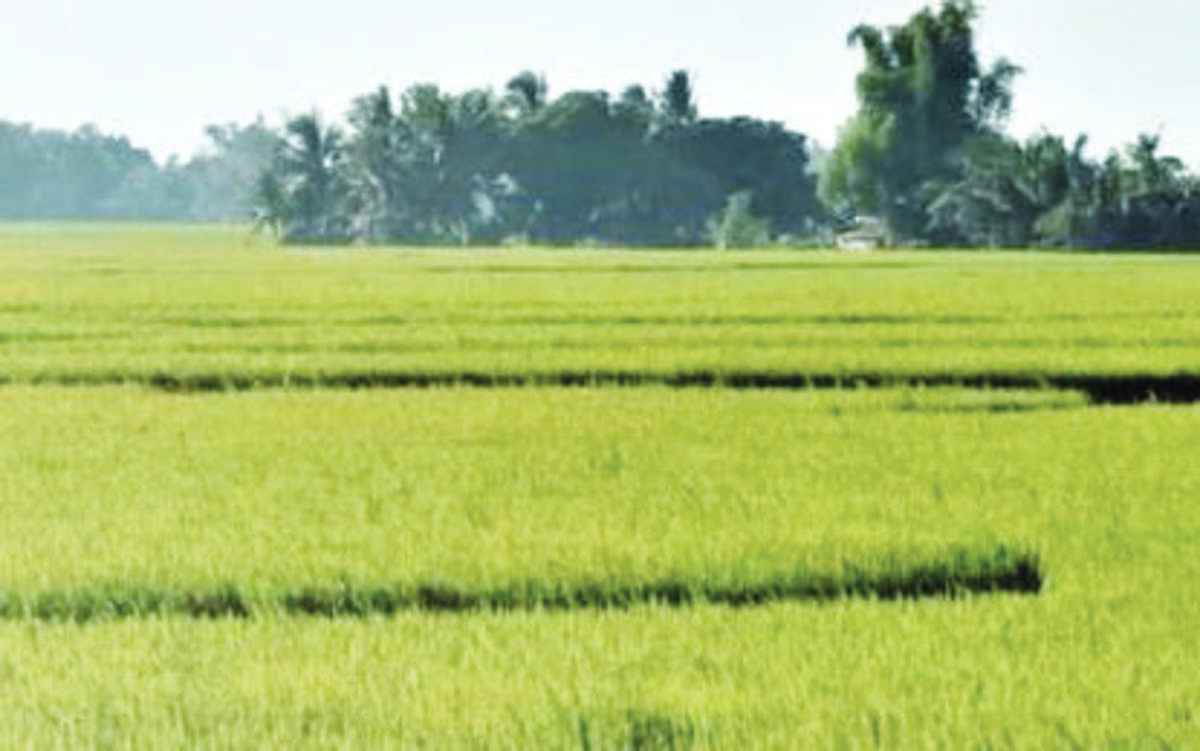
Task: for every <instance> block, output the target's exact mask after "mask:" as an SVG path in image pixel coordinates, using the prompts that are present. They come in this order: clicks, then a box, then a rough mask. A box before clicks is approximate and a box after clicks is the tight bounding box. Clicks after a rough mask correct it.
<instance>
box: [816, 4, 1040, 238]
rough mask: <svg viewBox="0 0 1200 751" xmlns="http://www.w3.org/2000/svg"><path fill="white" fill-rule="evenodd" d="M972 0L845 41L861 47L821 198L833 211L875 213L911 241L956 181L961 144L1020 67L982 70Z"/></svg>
mask: <svg viewBox="0 0 1200 751" xmlns="http://www.w3.org/2000/svg"><path fill="white" fill-rule="evenodd" d="M976 17H977V9H976V6H975V4H974V3H973V2H972V1H971V0H944V2H942V4H941V6H940V8H939V9H938V10H937V11H934V10H932V9H930V8H928V7H926V8H924V9H923V10H921V11H920V12H918V13H917V14H916V15H914V16H913V17H912V18H910V19H909V20H908V22H907V23H905V24H904V25H903V26H898V27H894V28H891V29H888V30H886V31H885V30H881V29H879V28H876V27H874V26H868V25H860V26H858V27H856V28H855V29H853V30H852V31H851V32H850V34H849V36H848V42H849V44H851V45H852V46H858V47H860V48H861V49H862V51H863V57H864V66H865V67H864V69H863V71H862V73H860V74H859V76H858V79H857V83H856V88H857V93H858V100H859V111H858V113H857V114H856V115H855V117H854V118H853V119H852V120H851V121H850V122H849V123H848V124H847V125H846V126H845V127H844V128H843V131H842V134H841V137H840V139H839V142H838V145H837V148H836V149H835V150H834V152H833V154H832V155H831V156H830V159H829V163H828V166H827V168H826V170H825V173H824V174H823V176H822V177H823V179H822V185H821V194H822V196H823V198H824V199H825V200H826V202H827V203H828V204H829V205H830V206H832V207H836V208H840V207H844V206H850V207H852V208H853V209H854V210H856V211H858V212H860V213H872V214H878V215H880V216H881V217H882V218H883V219H884V221H885V223H886V225H887V227H888V228H889V230H890V231H891V232H892V233H893V234H894V235H896V236H899V237H916V236H918V235H919V234H920V233H921V231H922V230H923V228H924V226H925V224H926V222H927V216H926V208H927V206H928V204H929V203H930V202H931V200H932V198H933V197H934V196H936V195H937V194H938V193H939V192H940V189H941V188H944V187H945V185H947V184H949V183H952V182H954V180H955V179H956V178H957V176H958V175H957V172H958V166H959V163H960V159H961V156H962V154H963V151H964V148H965V147H966V144H967V142H968V141H969V140H970V139H971V138H973V137H976V136H978V135H980V134H983V133H986V132H989V131H990V130H991V129H992V127H993V126H994V125H995V124H996V123H998V122H1002V121H1003V118H1004V117H1005V116H1006V115H1007V113H1008V111H1009V110H1010V109H1011V93H1010V86H1011V82H1012V79H1013V77H1014V76H1015V75H1016V74H1017V72H1018V69H1017V68H1016V67H1015V66H1013V65H1012V64H1011V63H1008V62H1006V61H1001V62H1000V63H998V64H997V65H996V66H995V67H994V68H992V69H991V71H990V72H988V73H983V72H982V70H981V67H980V63H979V59H978V56H977V54H976V51H975V36H974V28H973V24H974V22H975V20H976Z"/></svg>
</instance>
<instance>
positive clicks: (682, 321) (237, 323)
mask: <svg viewBox="0 0 1200 751" xmlns="http://www.w3.org/2000/svg"><path fill="white" fill-rule="evenodd" d="M1007 320H1008V319H1005V318H1000V317H995V316H971V315H957V316H956V315H941V316H937V315H931V316H923V315H889V314H882V313H863V314H845V315H775V316H773V315H725V316H722V315H715V316H686V315H685V316H669V315H613V316H596V315H579V316H553V315H497V316H471V315H457V316H455V315H450V316H441V317H430V316H419V315H414V316H406V315H378V316H364V317H361V318H342V319H306V318H282V317H247V318H238V317H231V316H212V317H203V316H192V317H178V316H173V317H162V318H154V319H150V320H149V321H148V322H149V323H152V324H160V325H166V326H181V327H185V328H198V329H272V328H301V327H305V326H313V325H319V326H333V327H335V328H357V327H367V326H396V327H400V326H430V325H433V326H462V325H471V326H486V327H489V328H491V327H505V326H539V327H552V326H613V327H616V326H684V327H700V326H713V327H718V326H788V325H794V326H806V325H811V326H834V325H837V326H916V325H940V326H948V325H963V326H967V325H986V324H1000V323H1005V322H1006V321H1007Z"/></svg>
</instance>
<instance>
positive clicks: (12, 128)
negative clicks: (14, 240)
mask: <svg viewBox="0 0 1200 751" xmlns="http://www.w3.org/2000/svg"><path fill="white" fill-rule="evenodd" d="M205 134H206V136H207V140H208V147H207V148H206V149H204V150H203V151H202V152H201V153H200V154H198V155H197V156H195V157H193V158H191V159H189V160H188V161H186V162H183V161H180V160H179V159H176V158H172V159H170V160H169V161H167V163H166V164H163V165H159V164H157V163H156V162H155V161H154V158H153V157H152V156H151V154H150V152H149V151H147V150H145V149H140V148H136V147H134V146H133V145H132V144H131V143H130V142H129V139H128V138H125V137H123V136H113V135H107V134H104V133H101V132H100V131H99V130H98V129H97V128H96V127H94V126H91V125H85V126H83V127H81V128H79V129H77V130H75V131H74V132H64V131H60V130H50V129H37V128H34V127H33V126H32V125H29V124H20V123H12V122H5V121H0V219H3V220H18V219H25V220H29V219H34V220H52V219H114V220H120V219H134V220H173V221H241V222H245V221H247V220H249V219H250V217H251V216H252V214H253V210H254V205H255V200H256V199H255V185H256V181H257V179H258V176H259V175H260V174H262V173H263V172H264V171H265V170H267V169H269V168H270V166H271V164H272V163H273V161H274V159H275V153H276V150H277V146H278V136H277V134H276V133H275V131H274V130H272V129H271V128H269V127H267V125H266V124H265V123H263V122H262V121H261V120H260V121H258V122H255V123H252V124H250V125H247V126H240V125H237V124H225V125H211V126H209V127H208V128H206V129H205Z"/></svg>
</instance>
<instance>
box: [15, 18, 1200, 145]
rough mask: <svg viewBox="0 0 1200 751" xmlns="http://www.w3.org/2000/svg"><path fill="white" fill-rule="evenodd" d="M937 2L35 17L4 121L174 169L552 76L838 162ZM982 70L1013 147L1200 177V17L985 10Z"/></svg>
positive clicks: (20, 29)
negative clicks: (917, 20)
mask: <svg viewBox="0 0 1200 751" xmlns="http://www.w3.org/2000/svg"><path fill="white" fill-rule="evenodd" d="M925 4H926V0H809V1H808V2H805V1H804V0H741V1H740V2H737V3H733V2H728V0H720V1H717V0H690V1H689V2H683V1H681V0H606V1H605V2H602V3H580V2H563V0H509V2H506V3H501V2H479V0H472V1H467V0H437V1H436V2H413V1H412V0H408V1H406V0H340V2H336V3H308V2H296V0H236V1H235V0H171V1H170V2H164V0H40V1H39V2H20V3H18V2H12V3H9V7H7V8H6V9H5V13H4V17H3V21H2V22H0V71H4V75H3V78H2V79H0V80H3V83H2V84H0V119H5V120H11V121H17V122H31V123H33V124H35V125H38V126H41V127H54V128H66V129H73V128H75V127H77V126H79V125H80V124H82V123H95V124H96V125H98V126H99V127H100V128H101V129H102V130H104V131H106V132H112V133H120V134H124V135H127V136H129V137H130V139H131V140H132V141H133V142H134V143H135V144H136V145H139V146H142V147H145V148H149V149H150V150H151V151H152V152H153V153H154V154H155V156H156V157H157V158H158V159H160V160H164V159H165V158H166V157H167V156H169V155H170V154H179V155H181V156H183V157H187V156H188V155H190V154H192V153H193V152H194V151H195V150H196V149H197V148H201V147H202V146H203V144H204V141H205V138H204V135H203V128H204V126H205V125H207V124H209V123H224V122H231V121H237V122H243V123H244V122H248V121H251V120H253V119H254V118H255V117H256V116H257V115H259V114H261V115H263V116H264V117H265V118H266V119H267V121H268V122H270V123H273V124H274V123H278V122H280V121H281V120H282V118H283V117H285V116H286V115H288V114H296V113H300V112H306V111H309V110H311V109H313V108H314V107H315V108H317V109H319V110H320V111H321V112H323V113H324V114H326V115H328V116H331V117H335V118H337V117H340V116H341V115H342V114H343V113H344V112H345V110H346V108H347V106H348V105H349V103H350V101H351V99H353V98H354V97H355V96H358V95H359V94H362V93H365V92H367V91H369V90H372V89H374V88H376V87H377V86H379V85H380V84H387V85H389V86H391V87H393V88H394V89H402V88H404V87H406V86H408V85H410V84H412V83H417V82H424V81H432V82H436V83H439V84H441V85H442V86H443V88H446V89H449V90H452V91H460V90H463V89H466V88H471V87H476V86H492V87H494V88H497V89H499V88H501V87H502V86H503V85H504V82H505V81H507V80H508V79H509V78H511V77H512V75H514V74H515V73H517V72H519V71H521V70H525V69H532V70H534V71H537V72H540V73H543V74H544V75H545V76H546V77H547V79H548V81H549V83H550V88H551V95H552V96H553V95H554V94H556V93H562V92H563V91H567V90H570V89H578V88H582V89H606V90H610V91H614V92H617V91H620V90H621V89H623V88H624V87H625V86H626V85H628V84H630V83H641V84H643V85H645V86H647V87H648V88H650V89H655V88H658V87H659V86H660V85H661V83H662V81H663V80H664V79H665V77H666V74H667V73H668V72H669V71H671V70H673V69H677V68H684V69H686V70H688V71H690V72H691V73H692V75H693V77H694V82H695V88H696V93H697V99H698V101H699V104H700V110H701V114H703V115H706V116H717V117H720V116H729V115H738V114H748V115H753V116H756V117H763V118H766V119H771V120H781V121H783V122H785V123H787V124H788V126H789V127H791V128H793V129H795V130H798V131H800V132H803V133H806V134H808V135H809V136H811V137H812V138H815V139H816V140H817V141H818V142H820V143H821V144H823V145H825V146H827V147H828V146H831V145H832V144H833V143H834V142H835V141H836V137H837V131H838V128H839V126H841V125H842V124H843V123H844V122H845V121H846V120H847V118H849V117H850V116H851V115H852V114H853V112H854V109H855V98H854V77H855V75H856V73H857V71H858V70H859V69H860V67H861V54H860V53H859V52H858V51H857V50H852V49H849V48H848V47H847V46H846V33H847V32H848V31H849V29H850V28H852V27H853V26H854V25H856V24H858V23H860V22H864V21H866V22H869V23H874V24H880V25H890V24H897V23H902V22H903V21H904V20H905V19H907V18H908V17H909V16H910V15H911V14H912V13H913V12H915V11H916V10H918V9H919V8H921V7H922V6H924V5H925ZM982 5H983V7H984V15H983V18H982V20H981V22H980V26H979V38H978V46H979V48H980V52H981V53H982V56H983V58H984V60H985V62H986V61H990V60H991V59H993V58H994V57H996V56H997V55H1004V56H1006V57H1009V58H1010V59H1012V60H1013V61H1014V62H1016V63H1018V64H1019V65H1021V66H1023V67H1024V68H1025V69H1026V73H1025V75H1024V76H1023V77H1022V78H1021V79H1020V80H1019V81H1018V83H1017V86H1016V108H1015V113H1014V117H1013V120H1012V122H1011V126H1010V131H1011V132H1012V133H1013V134H1014V135H1017V136H1020V137H1024V136H1027V135H1029V134H1032V133H1034V132H1036V131H1037V130H1039V129H1041V128H1048V129H1050V130H1052V131H1055V132H1058V133H1062V134H1064V135H1067V136H1068V137H1069V138H1071V139H1072V140H1073V138H1074V135H1075V134H1078V133H1080V132H1087V133H1088V134H1089V135H1090V136H1091V149H1090V152H1091V153H1092V154H1093V155H1094V156H1102V155H1103V154H1104V153H1106V152H1107V151H1108V150H1109V149H1110V148H1114V147H1119V146H1121V145H1123V144H1125V143H1127V142H1129V141H1132V140H1133V139H1134V137H1135V136H1136V135H1137V134H1138V133H1139V132H1151V133H1161V134H1162V138H1163V152H1164V153H1170V154H1174V155H1177V156H1179V157H1182V158H1183V159H1184V160H1185V161H1186V162H1187V163H1188V164H1189V166H1191V167H1192V168H1193V169H1198V168H1200V55H1198V54H1197V53H1196V50H1195V49H1194V48H1195V43H1196V41H1197V39H1198V38H1200V37H1198V36H1197V34H1198V33H1200V32H1198V31H1197V30H1198V29H1200V3H1197V2H1196V0H1138V1H1137V2H1130V1H1129V0H984V2H983V3H982Z"/></svg>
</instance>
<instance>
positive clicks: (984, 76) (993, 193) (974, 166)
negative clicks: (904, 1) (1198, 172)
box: [821, 0, 1200, 248]
mask: <svg viewBox="0 0 1200 751" xmlns="http://www.w3.org/2000/svg"><path fill="white" fill-rule="evenodd" d="M977 13H978V11H977V8H976V6H975V4H974V3H973V2H970V0H948V1H947V2H943V3H942V5H941V7H940V9H939V10H938V11H937V12H934V11H933V10H931V9H929V8H926V9H924V10H922V11H921V12H919V13H917V14H916V15H915V16H913V17H912V18H911V19H910V20H909V21H908V22H907V23H906V24H904V25H902V26H898V27H894V28H891V29H887V30H882V29H878V28H875V27H872V26H860V27H858V28H856V29H854V31H852V32H851V34H850V37H849V41H850V43H851V44H856V45H859V46H860V47H861V48H862V50H863V55H864V63H865V67H864V70H863V72H862V73H861V74H860V75H859V77H858V81H857V89H858V98H859V111H858V113H857V114H856V115H855V116H854V118H852V119H851V120H850V121H849V123H847V125H846V126H845V127H844V128H843V130H842V133H841V137H840V139H839V142H838V145H837V148H836V149H835V150H834V152H833V154H832V155H831V157H830V159H829V162H828V165H827V167H826V169H825V171H824V173H823V175H822V185H821V192H822V197H823V198H824V199H825V200H826V202H828V203H829V204H830V205H831V206H833V207H835V209H837V210H839V213H840V214H841V215H845V216H852V215H854V214H856V213H867V214H876V215H878V216H879V217H880V218H881V219H882V220H883V222H884V224H885V226H886V227H887V229H888V231H889V234H891V236H892V239H893V240H896V241H900V242H917V243H932V244H936V245H961V246H1009V247H1022V246H1028V245H1043V246H1058V247H1087V248H1110V247H1124V248H1142V247H1159V248H1200V182H1198V180H1197V178H1196V177H1194V176H1190V175H1188V174H1186V172H1185V170H1184V166H1183V163H1182V162H1181V161H1180V160H1178V159H1176V158H1173V157H1167V156H1162V155H1160V154H1159V153H1158V147H1159V141H1160V139H1159V137H1158V136H1156V135H1147V134H1143V135H1141V136H1139V137H1138V139H1137V141H1136V142H1135V143H1134V144H1133V145H1131V146H1129V147H1128V149H1127V150H1126V152H1125V153H1124V154H1119V153H1111V154H1109V155H1108V157H1107V158H1106V159H1104V160H1103V161H1102V162H1097V161H1094V160H1091V159H1089V158H1088V157H1087V156H1086V154H1085V153H1084V148H1085V146H1086V144H1087V137H1086V136H1079V137H1078V138H1077V139H1075V141H1074V142H1073V143H1070V144H1068V142H1067V141H1066V140H1065V139H1064V138H1063V137H1062V136H1059V135H1055V134H1052V133H1041V134H1038V135H1036V136H1034V137H1032V138H1030V139H1029V140H1027V141H1026V142H1024V143H1021V142H1020V141H1018V140H1016V139H1013V138H1011V137H1009V136H1007V135H1005V133H1004V132H1003V125H1004V122H1005V120H1006V119H1007V117H1008V115H1009V113H1010V112H1011V110H1012V105H1013V96H1012V82H1013V80H1014V78H1015V77H1016V76H1017V75H1019V74H1020V73H1021V69H1020V68H1018V67H1017V66H1016V65H1014V64H1013V63H1011V62H1009V61H1008V60H1005V59H1001V60H999V61H997V62H996V63H995V64H994V65H993V66H992V67H991V68H990V69H987V70H985V69H984V67H983V66H982V64H981V63H980V61H979V59H978V56H977V55H976V52H975V47H974V36H973V27H972V24H973V22H974V21H975V20H976V17H977Z"/></svg>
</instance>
